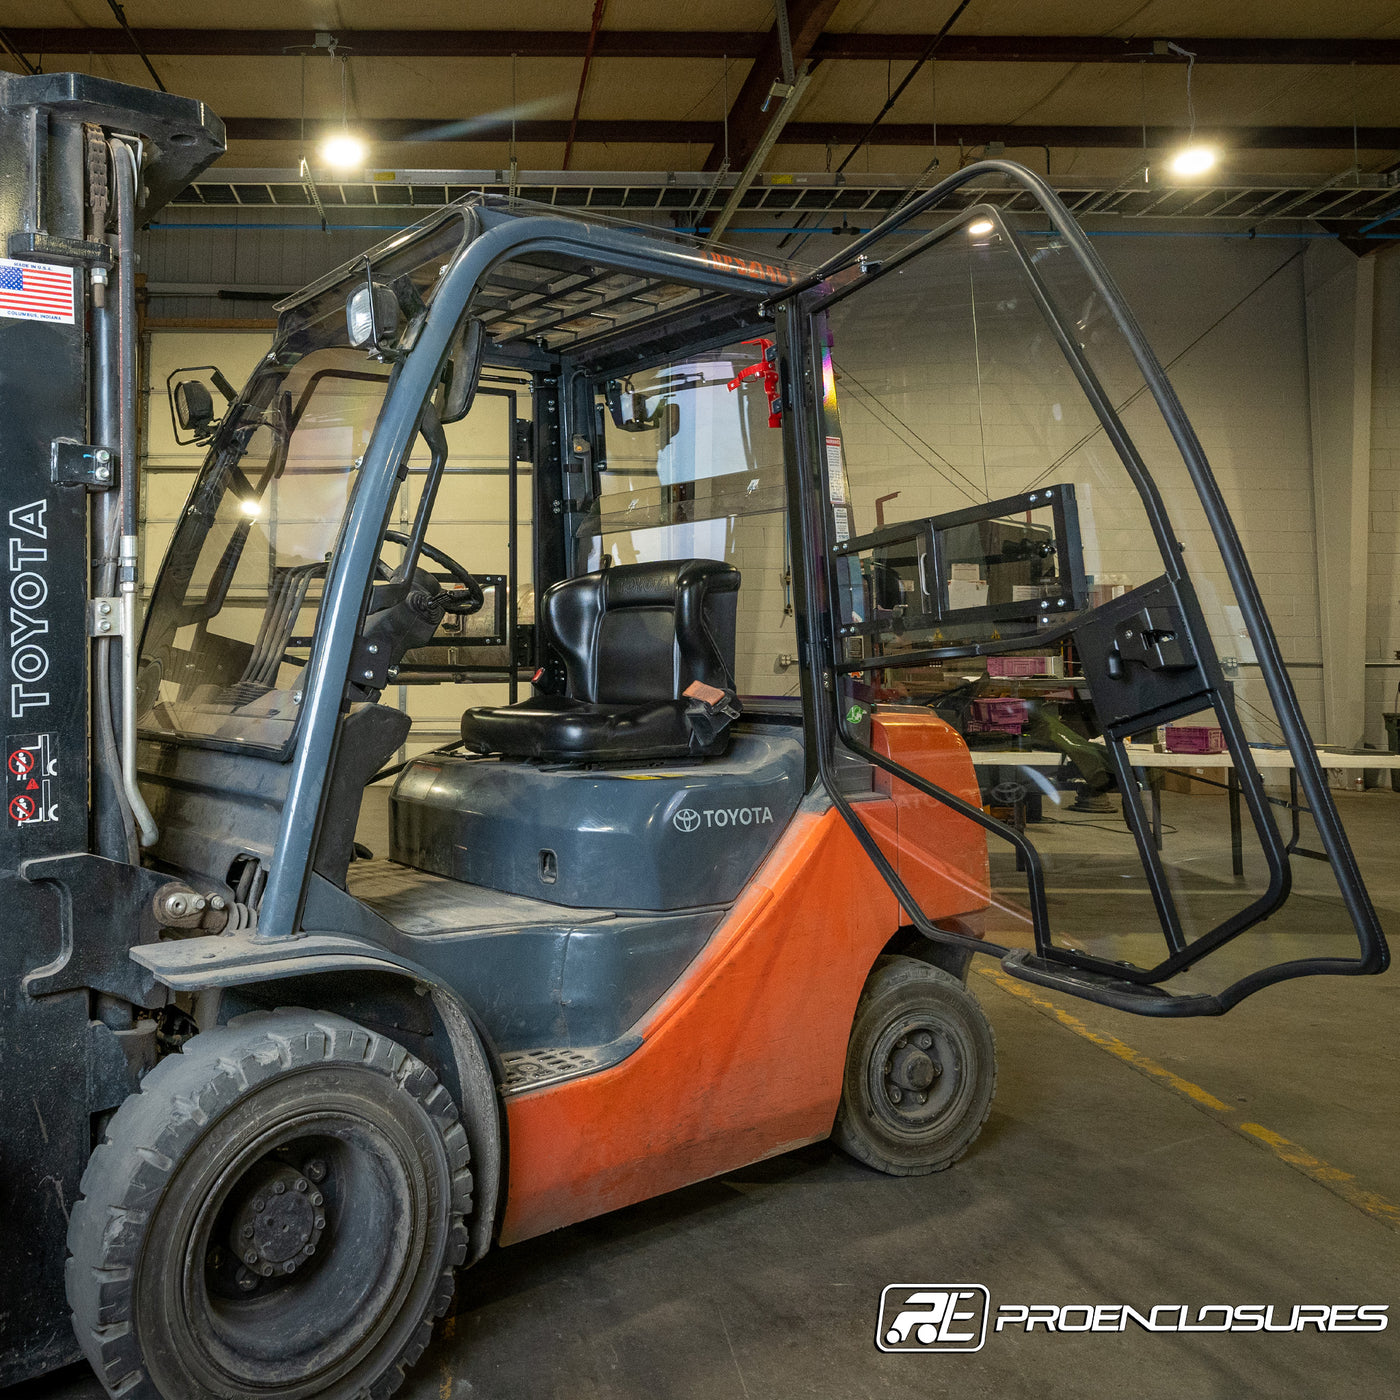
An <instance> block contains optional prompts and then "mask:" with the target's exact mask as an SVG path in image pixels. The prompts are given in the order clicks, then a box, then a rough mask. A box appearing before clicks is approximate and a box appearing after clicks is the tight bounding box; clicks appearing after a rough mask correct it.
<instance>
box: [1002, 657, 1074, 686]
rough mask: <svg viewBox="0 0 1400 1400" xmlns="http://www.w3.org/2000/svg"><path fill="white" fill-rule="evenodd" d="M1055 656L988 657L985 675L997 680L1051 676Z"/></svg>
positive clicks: (1053, 669)
mask: <svg viewBox="0 0 1400 1400" xmlns="http://www.w3.org/2000/svg"><path fill="white" fill-rule="evenodd" d="M1058 660H1059V657H1057V656H989V657H988V658H987V674H988V675H989V676H992V677H994V678H995V679H997V680H1010V679H1012V678H1014V677H1016V676H1053V675H1054V674H1055V671H1056V666H1055V663H1056V662H1057V661H1058Z"/></svg>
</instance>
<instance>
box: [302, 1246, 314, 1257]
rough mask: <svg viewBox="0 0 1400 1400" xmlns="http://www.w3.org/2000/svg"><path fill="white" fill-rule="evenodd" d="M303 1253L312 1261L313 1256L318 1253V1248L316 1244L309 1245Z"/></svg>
mask: <svg viewBox="0 0 1400 1400" xmlns="http://www.w3.org/2000/svg"><path fill="white" fill-rule="evenodd" d="M302 1253H303V1254H304V1255H306V1257H307V1258H308V1259H310V1258H311V1256H312V1255H313V1254H315V1253H316V1246H315V1245H314V1244H309V1245H307V1246H306V1248H305V1249H303V1250H302Z"/></svg>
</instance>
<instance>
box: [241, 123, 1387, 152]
mask: <svg viewBox="0 0 1400 1400" xmlns="http://www.w3.org/2000/svg"><path fill="white" fill-rule="evenodd" d="M224 125H225V126H226V127H227V129H228V136H229V139H230V140H231V141H299V140H300V139H301V122H300V120H299V119H298V118H296V117H225V118H224ZM354 125H355V129H356V130H357V131H358V132H359V133H360V134H361V135H363V136H364V137H366V138H367V139H369V140H374V141H404V142H414V141H418V142H423V143H438V142H442V141H467V142H470V141H503V140H506V139H508V138H509V136H510V132H511V123H510V119H509V117H505V118H500V117H481V118H473V119H469V120H466V121H444V119H443V118H441V117H377V118H375V117H371V118H365V119H362V120H358V121H356V122H355V123H354ZM339 127H340V123H339V121H338V120H337V121H335V122H308V123H307V133H308V135H314V136H315V137H317V138H319V137H320V136H322V135H325V134H327V133H329V132H330V131H332V130H338V129H339ZM868 129H869V123H868V122H789V123H788V124H787V126H786V127H785V128H784V129H783V132H782V135H781V136H780V137H779V141H778V144H779V145H785V146H793V145H796V146H825V145H826V144H827V143H828V142H832V143H834V144H835V145H838V146H844V145H848V144H851V143H853V142H855V141H857V140H859V139H860V137H861V136H862V135H864V134H865V132H866V131H867V130H868ZM935 130H936V134H937V138H938V144H939V145H940V146H944V147H949V146H957V145H959V144H961V145H963V146H969V147H976V146H985V145H986V144H987V143H988V142H989V141H1003V142H1005V144H1006V145H1007V147H1008V148H1011V149H1018V148H1024V147H1028V146H1050V147H1053V148H1058V149H1069V148H1093V147H1112V148H1126V149H1131V148H1133V147H1141V145H1142V144H1143V129H1142V127H1140V126H1043V125H1035V126H1032V125H1024V126H1014V125H1007V124H1004V123H995V122H956V121H941V122H939V123H938V126H937V128H936V129H935V128H934V127H933V126H932V125H930V124H929V123H927V122H887V123H885V124H883V125H881V126H879V127H877V128H876V129H875V131H874V133H873V134H872V135H871V136H870V140H869V144H870V145H872V146H923V147H931V146H932V144H933V140H934V135H935ZM515 135H516V140H517V141H545V142H553V141H558V142H562V141H564V140H566V139H567V138H568V135H569V123H568V122H567V121H517V122H516V123H515ZM723 135H724V131H723V126H722V124H721V123H720V122H717V121H652V120H650V119H646V118H643V119H628V120H620V121H609V120H599V119H582V120H580V121H579V123H578V129H577V131H576V133H575V137H574V139H575V140H576V141H577V142H579V143H604V144H610V145H646V146H655V145H686V144H703V145H710V144H712V143H714V142H716V141H722V140H723ZM1196 135H1197V138H1198V139H1200V140H1203V141H1216V142H1218V143H1219V144H1220V145H1222V146H1224V147H1226V148H1227V149H1231V150H1275V151H1340V150H1348V151H1349V150H1350V149H1351V147H1352V138H1353V129H1352V128H1351V127H1349V126H1239V127H1213V128H1210V129H1207V128H1204V127H1202V128H1200V129H1198V131H1197V133H1196ZM1185 137H1186V130H1185V128H1184V127H1178V126H1149V127H1148V128H1147V145H1148V147H1149V149H1161V148H1163V147H1170V146H1174V145H1177V144H1179V143H1180V142H1181V141H1183V140H1184V139H1185ZM1355 139H1356V144H1357V146H1358V147H1359V148H1360V149H1361V150H1364V151H1391V150H1400V126H1363V127H1360V128H1357V129H1356V132H1355Z"/></svg>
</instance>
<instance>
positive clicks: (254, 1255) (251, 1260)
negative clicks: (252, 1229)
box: [243, 1249, 258, 1264]
mask: <svg viewBox="0 0 1400 1400" xmlns="http://www.w3.org/2000/svg"><path fill="white" fill-rule="evenodd" d="M243 1262H244V1263H245V1264H256V1263H257V1262H258V1251H257V1250H256V1249H250V1250H249V1251H248V1252H247V1253H246V1254H245V1255H244V1256H243Z"/></svg>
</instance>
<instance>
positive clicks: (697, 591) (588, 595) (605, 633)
mask: <svg viewBox="0 0 1400 1400" xmlns="http://www.w3.org/2000/svg"><path fill="white" fill-rule="evenodd" d="M738 595H739V571H738V569H735V568H733V567H731V566H730V565H728V564H724V563H721V562H720V561H719V560H718V559H669V560H662V561H660V562H658V563H655V564H617V565H614V567H612V568H610V569H604V570H602V571H601V572H599V573H594V574H582V575H580V576H579V577H578V578H570V579H562V580H561V581H560V582H559V583H556V584H555V585H554V586H553V587H552V588H550V589H549V591H548V592H547V593H546V594H545V595H544V600H543V608H542V623H543V627H544V637H545V641H546V642H547V643H549V644H550V645H551V646H553V647H554V648H555V650H556V651H558V652H559V654H560V655H561V656H562V657H563V658H564V667H565V671H566V673H567V676H568V683H567V689H568V694H569V695H570V696H572V697H573V698H574V699H575V700H585V701H590V702H593V703H601V704H613V703H615V704H639V703H643V702H645V701H648V700H653V701H661V700H677V699H679V698H680V697H681V694H682V693H683V692H684V690H685V688H686V686H688V685H689V684H690V683H691V682H692V681H703V682H704V683H705V684H706V685H713V686H718V687H720V688H721V689H733V687H734V618H735V613H736V611H737V608H738V602H739V597H738Z"/></svg>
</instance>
